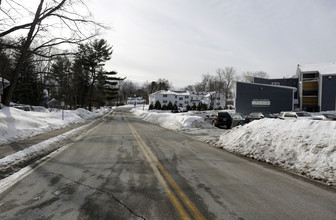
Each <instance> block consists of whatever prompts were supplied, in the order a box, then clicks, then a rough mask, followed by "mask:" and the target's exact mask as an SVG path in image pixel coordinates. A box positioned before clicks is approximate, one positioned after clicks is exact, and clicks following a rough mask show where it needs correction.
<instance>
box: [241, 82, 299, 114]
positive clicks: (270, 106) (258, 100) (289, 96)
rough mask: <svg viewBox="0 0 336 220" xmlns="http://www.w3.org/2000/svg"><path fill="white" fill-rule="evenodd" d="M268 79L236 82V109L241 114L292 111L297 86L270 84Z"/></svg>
mask: <svg viewBox="0 0 336 220" xmlns="http://www.w3.org/2000/svg"><path fill="white" fill-rule="evenodd" d="M259 79H260V78H258V79H257V80H256V81H259ZM296 80H297V79H296ZM270 81H273V80H270ZM270 81H268V80H265V81H263V82H264V83H251V82H250V83H249V82H237V86H236V111H237V112H239V113H242V114H250V113H251V112H270V113H279V112H281V111H293V110H294V108H295V101H294V100H295V99H294V97H295V93H296V91H297V88H295V87H290V86H284V85H279V84H276V85H274V84H273V85H272V83H269V82H270ZM253 82H254V81H253Z"/></svg>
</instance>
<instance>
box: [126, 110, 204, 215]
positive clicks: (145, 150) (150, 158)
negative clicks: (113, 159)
mask: <svg viewBox="0 0 336 220" xmlns="http://www.w3.org/2000/svg"><path fill="white" fill-rule="evenodd" d="M124 118H125V120H126V123H127V125H128V127H129V128H130V130H131V131H132V133H133V135H134V137H135V139H136V141H137V143H138V145H139V146H140V148H141V150H142V151H143V153H144V155H145V156H146V158H147V160H148V161H149V162H150V164H151V167H152V169H153V171H154V173H155V175H156V176H157V178H158V179H159V181H160V182H161V184H162V185H163V186H164V188H165V189H166V191H167V192H168V195H169V194H170V193H172V192H171V190H170V188H169V186H168V185H167V183H166V182H165V180H164V178H163V177H162V175H161V173H162V174H163V175H164V176H165V177H166V179H167V180H168V182H169V183H170V185H171V186H172V187H173V188H174V190H175V192H176V193H177V195H178V196H179V197H180V199H181V200H182V202H183V203H184V205H185V206H186V207H187V208H188V209H189V211H190V212H191V214H192V215H193V217H194V219H197V220H203V219H205V217H204V216H203V215H202V213H201V212H200V211H199V210H198V209H197V207H196V206H195V205H194V204H193V202H192V201H191V200H190V199H189V198H188V196H187V195H186V194H185V193H184V192H183V190H182V189H181V188H180V187H179V186H178V184H177V183H176V182H175V180H174V179H173V178H172V177H171V175H170V174H169V173H168V171H167V170H166V169H165V168H164V167H163V165H162V164H161V163H160V161H159V160H158V159H157V158H156V156H155V155H154V154H153V152H152V151H151V150H150V148H149V147H148V146H147V145H146V144H145V142H144V141H143V140H142V138H141V137H140V136H139V134H138V133H137V132H136V131H135V129H134V127H133V126H132V125H131V124H130V123H129V122H128V121H127V119H126V117H125V116H124ZM158 169H159V170H160V171H161V173H160V172H159V170H158ZM156 172H158V174H157V173H156ZM158 175H159V176H160V177H158ZM161 179H162V180H161ZM162 181H163V183H162ZM172 194H173V193H172ZM173 196H174V197H175V195H174V194H173ZM169 197H170V195H169ZM175 198H176V197H175ZM171 201H172V203H173V204H174V206H175V208H176V209H177V210H178V211H179V210H180V209H183V207H182V205H181V204H180V203H179V202H178V200H177V203H174V202H175V201H174V200H173V199H171ZM176 205H177V206H178V207H176ZM179 206H180V207H179ZM183 211H184V212H185V210H184V209H183ZM179 213H180V211H179ZM185 214H187V213H185ZM180 216H181V218H182V215H181V213H180ZM188 218H189V216H188ZM182 219H183V218H182Z"/></svg>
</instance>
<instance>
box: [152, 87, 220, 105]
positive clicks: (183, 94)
mask: <svg viewBox="0 0 336 220" xmlns="http://www.w3.org/2000/svg"><path fill="white" fill-rule="evenodd" d="M156 101H159V102H160V104H161V106H163V105H168V103H169V102H171V103H172V104H176V105H177V106H178V107H183V108H185V107H187V106H188V105H189V106H193V105H194V104H195V105H196V106H197V105H198V104H199V103H202V104H206V105H207V106H208V107H210V106H212V107H213V108H219V107H221V108H224V107H225V98H224V95H222V94H219V93H217V92H194V91H193V92H189V91H164V90H161V91H158V92H155V93H152V94H150V95H149V104H153V105H154V104H155V103H156Z"/></svg>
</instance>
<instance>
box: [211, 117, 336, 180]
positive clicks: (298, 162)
mask: <svg viewBox="0 0 336 220" xmlns="http://www.w3.org/2000/svg"><path fill="white" fill-rule="evenodd" d="M216 145H217V146H219V147H222V148H224V149H226V150H228V151H231V152H234V153H237V154H240V155H243V156H247V157H250V158H254V159H257V160H260V161H265V162H267V163H271V164H273V165H276V166H280V167H283V168H287V169H289V170H292V171H294V172H297V173H300V174H303V175H306V176H308V177H310V178H313V179H317V180H322V181H325V182H327V183H329V184H332V185H335V184H336V122H334V121H315V120H279V119H263V120H258V121H253V122H252V123H250V124H247V125H244V126H240V127H236V128H234V129H232V130H230V131H229V132H227V133H225V134H223V135H221V137H220V139H219V141H218V142H217V144H216Z"/></svg>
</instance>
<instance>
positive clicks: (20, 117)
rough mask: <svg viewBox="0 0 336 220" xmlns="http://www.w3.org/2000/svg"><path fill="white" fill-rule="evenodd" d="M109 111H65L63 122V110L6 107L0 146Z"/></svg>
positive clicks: (0, 116)
mask: <svg viewBox="0 0 336 220" xmlns="http://www.w3.org/2000/svg"><path fill="white" fill-rule="evenodd" d="M108 110H110V109H108V108H101V109H97V110H96V111H94V112H90V111H87V110H85V109H77V110H75V111H72V110H65V111H64V112H63V118H64V120H62V111H61V110H53V111H49V110H47V109H45V108H39V111H38V112H35V111H23V110H19V109H16V108H11V107H5V108H3V109H1V110H0V146H1V145H4V144H9V143H11V142H14V141H20V140H24V139H26V138H29V137H32V136H35V135H38V134H41V133H45V132H48V131H51V130H55V129H59V128H63V127H66V126H68V125H70V124H76V123H81V122H84V121H85V120H88V119H90V118H94V117H97V116H99V115H101V114H103V113H104V112H107V111H108Z"/></svg>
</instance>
